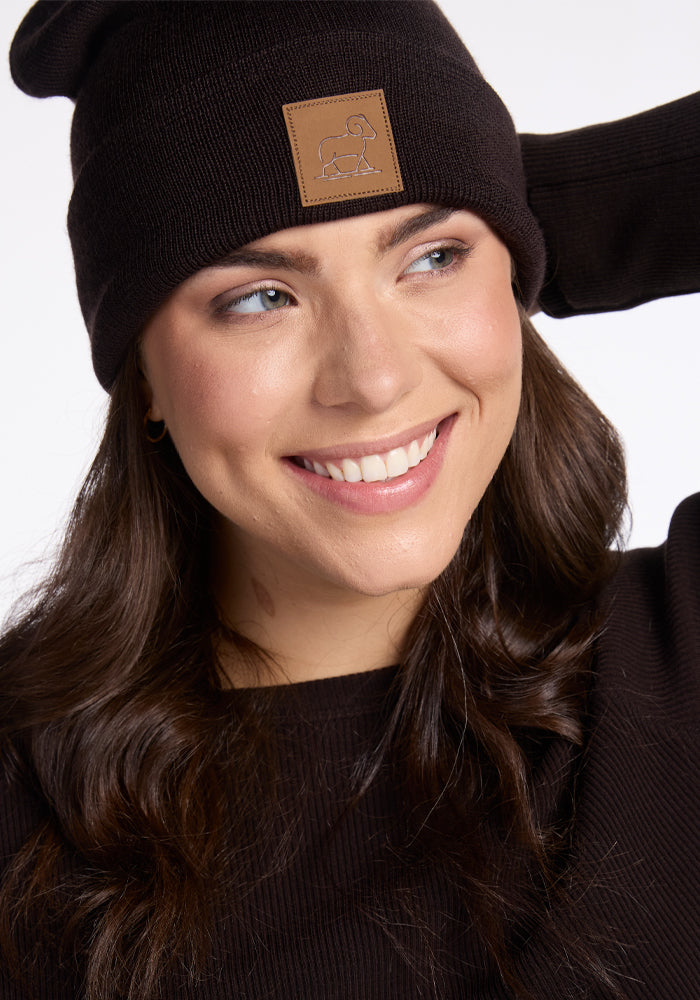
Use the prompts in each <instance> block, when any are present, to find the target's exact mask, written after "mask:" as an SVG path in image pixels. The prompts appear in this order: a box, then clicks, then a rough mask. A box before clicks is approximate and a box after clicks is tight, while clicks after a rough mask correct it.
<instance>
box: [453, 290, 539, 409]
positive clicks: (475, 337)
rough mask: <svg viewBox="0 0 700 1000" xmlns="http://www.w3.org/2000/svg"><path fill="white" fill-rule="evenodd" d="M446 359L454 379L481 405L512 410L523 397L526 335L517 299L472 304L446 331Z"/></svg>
mask: <svg viewBox="0 0 700 1000" xmlns="http://www.w3.org/2000/svg"><path fill="white" fill-rule="evenodd" d="M445 344H446V348H445V352H444V357H445V359H446V362H447V364H448V365H449V370H450V373H451V375H452V377H453V378H454V379H455V380H456V381H458V382H460V383H461V384H462V385H464V386H465V387H466V388H468V389H470V390H471V391H472V392H473V393H474V395H475V396H476V397H477V398H478V399H479V401H480V403H482V404H486V402H487V401H491V402H496V403H498V402H501V403H502V404H503V406H504V407H506V408H507V409H512V405H513V403H514V402H515V405H516V408H517V401H518V400H519V395H520V383H521V377H522V334H521V329H520V316H519V314H518V308H517V305H516V303H515V301H514V299H513V298H512V296H511V297H508V296H505V295H504V296H500V297H499V296H494V297H493V298H491V299H488V300H487V301H486V302H485V303H483V305H481V304H476V305H473V304H472V305H471V306H470V307H469V308H468V309H467V310H465V312H464V314H463V316H461V317H455V318H454V320H453V322H452V323H451V324H450V328H449V330H447V331H446V337H445Z"/></svg>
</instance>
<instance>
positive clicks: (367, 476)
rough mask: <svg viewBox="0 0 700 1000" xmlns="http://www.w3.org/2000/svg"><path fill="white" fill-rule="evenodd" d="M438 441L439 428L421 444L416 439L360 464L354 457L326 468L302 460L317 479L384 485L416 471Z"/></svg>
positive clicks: (316, 463) (322, 465) (318, 463)
mask: <svg viewBox="0 0 700 1000" xmlns="http://www.w3.org/2000/svg"><path fill="white" fill-rule="evenodd" d="M436 438H437V428H435V430H432V431H431V432H430V434H426V436H425V437H424V438H423V440H422V441H421V440H420V439H416V440H415V441H411V443H410V444H409V445H408V446H407V447H406V448H392V450H391V451H389V452H387V453H386V454H385V455H384V456H381V455H363V456H362V458H360V460H359V461H357V462H356V461H355V460H354V459H352V458H344V459H342V460H341V461H340V462H326V463H325V465H324V464H322V463H321V462H316V461H313V462H312V461H310V460H309V459H308V458H303V459H302V462H303V465H304V468H305V469H306V470H307V471H308V472H315V473H316V475H317V476H323V477H324V478H326V479H335V480H336V481H337V482H346V483H359V482H363V481H364V482H365V483H381V482H384V481H385V480H386V479H395V478H396V477H397V476H403V475H405V473H406V472H408V470H409V469H414V468H415V467H416V466H417V465H418V463H419V462H422V461H423V459H424V458H426V457H427V455H428V453H429V451H430V449H431V448H432V447H433V445H434V444H435V439H436Z"/></svg>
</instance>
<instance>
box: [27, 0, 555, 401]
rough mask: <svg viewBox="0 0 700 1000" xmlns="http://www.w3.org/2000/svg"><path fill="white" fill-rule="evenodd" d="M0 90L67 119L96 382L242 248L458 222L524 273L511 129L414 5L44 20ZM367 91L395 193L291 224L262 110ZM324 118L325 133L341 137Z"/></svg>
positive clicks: (530, 255)
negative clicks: (308, 235) (44, 99)
mask: <svg viewBox="0 0 700 1000" xmlns="http://www.w3.org/2000/svg"><path fill="white" fill-rule="evenodd" d="M11 68H12V72H13V76H14V79H15V81H16V82H17V83H18V85H19V86H21V87H22V88H23V89H24V90H25V91H26V92H27V93H30V94H33V95H35V96H48V95H51V94H64V95H67V96H69V97H71V98H73V99H74V100H75V114H74V119H73V131H72V161H73V174H74V180H75V187H74V192H73V197H72V200H71V205H70V210H69V215H68V229H69V233H70V237H71V242H72V246H73V254H74V258H75V267H76V276H77V284H78V294H79V298H80V303H81V307H82V310H83V315H84V317H85V320H86V324H87V327H88V330H89V332H90V336H91V339H92V350H93V361H94V365H95V370H96V372H97V375H98V378H99V379H100V381H101V382H102V384H103V385H104V386H105V387H109V386H110V385H111V383H112V381H113V379H114V377H115V375H116V372H117V370H118V368H119V365H120V363H121V361H122V358H123V356H124V353H125V350H126V347H127V345H128V343H129V342H130V341H131V339H132V338H133V337H134V336H135V335H136V334H137V333H138V332H139V331H140V330H141V329H142V327H143V325H144V323H145V322H146V321H147V320H148V319H149V317H150V316H151V314H152V313H153V312H154V311H155V309H156V308H157V307H158V306H159V305H160V304H161V302H162V301H163V300H164V299H165V298H166V297H167V295H168V293H169V292H170V291H171V290H172V289H173V288H174V287H175V286H176V285H178V284H179V283H180V282H181V281H182V280H183V279H184V278H186V277H188V276H189V275H191V274H193V273H194V272H195V271H197V270H199V269H200V268H201V267H203V266H206V265H209V264H212V263H213V262H215V261H216V260H218V259H220V258H221V257H223V256H224V255H225V254H226V253H227V252H229V251H230V250H232V249H235V248H236V247H240V246H242V245H244V244H246V243H249V242H251V241H253V240H255V239H257V238H259V237H262V236H265V235H267V234H269V233H272V232H275V231H277V230H280V229H284V228H287V227H290V226H298V225H303V224H307V223H314V222H324V221H329V220H333V219H339V218H346V217H348V216H356V215H360V214H364V213H366V212H374V211H380V210H384V209H389V208H395V207H397V206H399V205H408V204H416V203H435V204H441V205H448V206H453V207H456V208H461V207H463V208H469V209H472V210H473V211H475V212H476V213H477V214H479V215H480V216H482V217H483V218H484V219H486V220H487V221H488V222H489V223H490V224H491V225H492V226H493V228H494V229H495V230H496V232H497V233H498V234H499V235H500V236H501V237H502V239H503V240H504V242H505V243H506V244H507V246H508V247H509V249H510V251H511V253H512V254H513V257H514V260H515V264H516V268H517V275H518V282H519V287H520V289H521V294H522V297H523V299H524V301H525V303H526V304H530V303H532V302H533V301H534V299H535V298H536V296H537V292H538V290H539V287H540V283H541V279H542V274H543V270H544V248H543V242H542V237H541V234H540V231H539V228H538V226H537V223H536V222H535V220H534V218H533V216H532V213H531V212H530V210H529V208H528V205H527V199H526V191H525V180H524V175H523V169H522V161H521V156H520V146H519V143H518V139H517V136H516V134H515V130H514V127H513V123H512V121H511V119H510V116H509V115H508V112H507V111H506V109H505V107H504V106H503V104H502V102H501V101H500V99H499V98H498V97H497V95H496V94H495V93H494V91H493V90H492V89H491V88H490V87H489V86H488V84H487V83H486V82H485V81H484V79H483V77H482V76H481V74H480V73H479V71H478V69H477V67H476V65H475V63H474V61H473V59H472V57H471V56H470V55H469V53H468V52H467V50H466V49H465V48H464V45H463V44H462V42H461V41H460V39H459V38H458V36H457V35H456V34H455V32H454V30H453V29H452V27H451V26H450V24H449V23H448V22H447V20H446V19H445V17H444V16H443V15H442V13H441V12H440V10H439V9H438V8H437V6H435V5H434V4H433V3H430V2H427V0H399V2H395V0H385V2H382V3H365V2H362V0H359V2H358V0H351V2H343V3H328V2H324V0H321V2H306V0H303V2H302V0H295V2H287V3H278V2H272V0H263V2H262V3H260V2H240V3H207V2H194V3H193V2H179V3H159V2H136V3H123V2H116V3H115V2H114V0H107V2H104V3H84V4H83V3H81V4H76V3H72V2H67V3H46V2H41V3H39V4H37V5H35V7H33V8H32V9H31V11H30V12H29V14H28V16H27V18H26V19H25V21H24V22H23V23H22V25H21V26H20V28H19V29H18V32H17V35H16V37H15V40H14V42H13V46H12V51H11ZM380 89H381V90H383V91H384V94H385V97H386V103H387V108H388V114H389V118H390V121H391V125H392V129H393V135H394V140H395V145H396V152H397V158H398V163H399V167H400V172H401V176H402V179H403V191H400V192H393V193H385V194H380V195H376V194H369V195H367V196H366V197H358V198H354V199H353V200H349V201H340V202H337V201H336V202H329V203H325V204H316V205H311V206H308V207H305V206H303V205H302V203H301V199H300V195H299V189H298V186H297V181H296V175H295V170H294V161H293V158H292V153H291V149H290V145H289V140H288V136H287V131H286V126H285V121H284V116H283V112H282V107H283V106H284V105H287V104H293V103H296V102H300V101H311V100H316V99H318V98H325V97H329V96H333V95H344V94H354V93H360V92H366V91H374V90H380ZM343 122H344V117H342V118H341V126H342V123H343Z"/></svg>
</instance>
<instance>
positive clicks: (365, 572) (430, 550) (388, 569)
mask: <svg viewBox="0 0 700 1000" xmlns="http://www.w3.org/2000/svg"><path fill="white" fill-rule="evenodd" d="M460 541H461V535H460V537H458V538H456V539H450V540H449V542H448V541H447V540H444V541H443V544H442V545H440V546H435V545H432V546H424V545H417V546H415V547H413V548H404V549H403V550H402V551H401V552H400V553H397V552H396V548H395V547H394V548H393V549H392V548H391V547H389V546H387V547H386V549H384V551H383V552H381V553H379V554H377V552H374V553H372V554H370V555H369V556H368V558H367V560H366V561H365V562H364V564H362V563H360V562H355V561H353V565H352V566H348V567H345V570H346V572H345V573H344V574H343V576H344V580H343V582H342V583H340V581H338V583H339V584H340V585H341V586H343V587H345V588H346V589H348V590H352V591H354V592H355V593H358V594H363V595H364V596H366V597H387V596H389V595H390V594H394V593H399V592H401V591H406V590H424V589H425V588H426V587H427V586H429V584H431V583H432V582H433V580H435V579H437V577H438V576H440V574H441V573H442V572H443V570H444V569H446V568H447V566H448V565H449V564H450V562H451V561H452V559H453V557H454V555H455V553H456V551H457V548H458V546H459V543H460ZM445 543H446V544H445Z"/></svg>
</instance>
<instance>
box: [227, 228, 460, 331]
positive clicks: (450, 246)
mask: <svg viewBox="0 0 700 1000" xmlns="http://www.w3.org/2000/svg"><path fill="white" fill-rule="evenodd" d="M472 250H473V247H472V246H470V245H467V244H454V243H444V244H440V245H438V246H434V247H431V249H430V250H427V251H426V252H425V253H422V254H420V255H419V256H418V257H416V258H415V259H414V260H412V261H411V262H410V264H408V265H407V267H406V271H407V270H408V268H409V267H412V266H413V265H414V264H418V263H420V261H422V260H428V259H429V258H430V257H431V255H432V254H434V253H440V252H443V253H444V252H445V251H447V252H449V253H451V254H454V256H455V258H456V259H455V260H452V261H450V263H449V264H446V265H445V267H440V268H436V269H435V270H430V271H416V272H409V275H410V274H425V275H430V276H431V279H432V278H433V277H441V276H442V275H443V274H445V273H448V274H449V273H451V272H452V271H454V270H456V269H457V268H459V267H460V266H461V265H462V263H463V262H464V261H465V260H466V258H467V257H469V255H470V254H471V253H472ZM404 273H405V272H404ZM267 291H270V292H281V293H282V294H284V295H286V296H288V298H289V301H288V302H287V303H285V306H282V307H280V308H285V307H286V306H290V305H296V304H297V302H296V299H295V298H294V296H293V295H292V294H291V292H287V291H286V290H285V289H284V288H278V287H277V286H276V285H273V284H269V283H267V282H264V283H261V284H260V285H258V286H257V288H251V289H250V290H249V291H247V292H245V294H243V295H236V296H235V297H234V298H231V299H226V301H224V302H222V303H221V304H219V305H216V307H215V309H214V313H215V314H216V315H217V316H222V317H228V316H232V315H236V314H235V313H233V312H232V310H233V308H234V307H235V306H237V305H240V304H241V303H242V302H245V301H246V300H247V299H250V298H252V297H253V296H254V295H257V294H259V293H260V292H267ZM266 311H269V312H275V311H276V310H262V311H261V312H260V313H250V314H248V315H250V316H251V317H253V316H259V315H264V313H265V312H266ZM240 315H244V314H240Z"/></svg>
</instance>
